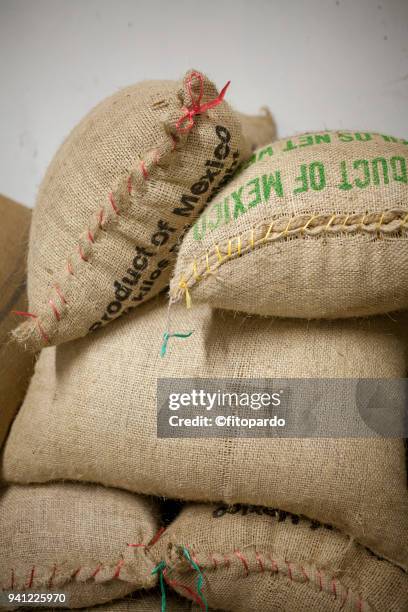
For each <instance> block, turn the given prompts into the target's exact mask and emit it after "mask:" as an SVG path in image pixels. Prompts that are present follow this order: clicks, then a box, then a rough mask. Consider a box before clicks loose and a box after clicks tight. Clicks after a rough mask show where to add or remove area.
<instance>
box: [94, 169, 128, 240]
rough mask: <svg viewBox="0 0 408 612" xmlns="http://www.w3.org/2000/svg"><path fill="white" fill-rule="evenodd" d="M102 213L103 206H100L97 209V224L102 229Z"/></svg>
mask: <svg viewBox="0 0 408 612" xmlns="http://www.w3.org/2000/svg"><path fill="white" fill-rule="evenodd" d="M129 178H130V177H129ZM103 215H104V212H103V208H102V207H101V209H100V211H99V215H98V226H99V227H100V229H102V223H103Z"/></svg>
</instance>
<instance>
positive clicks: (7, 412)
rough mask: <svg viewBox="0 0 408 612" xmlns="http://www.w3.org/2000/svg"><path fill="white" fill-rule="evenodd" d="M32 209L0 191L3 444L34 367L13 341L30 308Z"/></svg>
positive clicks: (0, 418)
mask: <svg viewBox="0 0 408 612" xmlns="http://www.w3.org/2000/svg"><path fill="white" fill-rule="evenodd" d="M30 218H31V211H30V210H29V209H28V208H25V206H21V204H17V203H16V202H13V201H12V200H9V199H8V198H5V197H3V196H1V195H0V219H1V221H0V245H1V250H0V447H1V445H2V443H3V441H4V438H5V436H6V434H7V431H8V429H9V426H10V423H11V421H12V420H13V417H14V415H15V413H16V410H17V408H18V407H19V405H20V403H21V402H22V400H23V398H24V395H25V392H26V390H27V386H28V381H29V379H30V378H31V376H32V373H33V370H34V357H33V355H32V354H29V353H26V352H24V351H23V350H22V349H21V347H18V346H16V344H15V343H14V342H11V341H10V337H9V334H10V331H11V330H12V329H13V328H14V327H16V325H17V319H16V317H15V316H14V315H13V314H11V311H12V310H27V296H26V286H25V276H26V248H27V240H28V230H29V225H30Z"/></svg>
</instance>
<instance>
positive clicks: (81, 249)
mask: <svg viewBox="0 0 408 612" xmlns="http://www.w3.org/2000/svg"><path fill="white" fill-rule="evenodd" d="M193 74H194V75H196V76H200V78H202V76H201V75H199V73H197V72H193ZM187 81H188V79H187ZM187 84H188V83H187ZM189 87H190V89H189V94H190V96H191V98H192V99H191V103H192V105H193V107H194V108H193V110H192V111H191V112H190V111H189V110H188V108H187V107H186V106H182V107H181V108H180V110H181V112H183V111H184V114H183V115H182V116H181V117H180V119H179V120H178V121H177V122H176V123H175V125H174V129H175V130H176V131H177V132H178V133H179V134H184V133H186V132H187V131H189V129H190V128H192V127H193V126H194V120H193V115H194V114H198V113H199V112H201V108H198V107H197V102H196V101H195V100H194V99H193V97H192V90H191V82H190V85H189ZM225 90H226V88H224V90H223V92H221V93H222V94H224V93H225ZM220 96H221V94H220V95H219V96H218V97H220ZM176 97H177V96H176ZM222 97H223V95H222ZM220 101H222V98H221V100H220ZM204 106H206V105H204ZM207 106H208V104H207ZM209 108H211V106H209ZM186 111H188V112H189V113H190V114H191V113H192V115H191V117H190V123H189V127H188V129H187V128H183V127H181V126H180V125H179V123H180V121H181V120H182V119H183V118H184V117H185V112H186ZM189 116H190V115H189ZM165 134H166V135H167V136H168V137H169V139H170V141H171V146H170V149H169V150H168V151H167V150H165V151H164V152H163V154H162V155H161V156H160V150H159V149H160V148H161V147H163V146H165V144H166V141H165V140H163V141H162V142H161V143H160V144H158V145H156V147H155V148H153V149H151V150H149V151H147V152H146V153H145V154H144V155H143V157H144V158H145V159H143V158H142V157H141V156H139V158H138V161H137V162H136V165H135V167H134V168H133V169H132V170H131V171H130V172H129V173H128V174H127V176H126V177H121V178H120V179H118V184H117V187H116V188H115V189H114V190H112V191H111V192H110V193H109V195H108V198H107V199H108V201H109V205H108V207H107V209H106V208H105V206H106V203H105V205H101V206H100V208H99V209H98V210H97V211H96V212H95V213H93V214H92V216H91V217H90V219H89V221H88V227H87V229H86V230H85V233H86V238H85V240H84V241H83V242H84V244H81V242H80V241H81V237H80V238H79V239H78V247H77V252H76V253H75V252H74V253H71V254H70V255H69V256H68V257H67V259H66V263H65V266H66V270H67V272H68V274H69V275H70V276H74V277H75V276H76V275H77V274H76V272H75V269H74V266H73V265H72V259H73V257H74V256H75V255H76V256H77V257H78V256H79V259H80V260H82V261H83V262H86V263H90V257H91V256H92V254H93V246H94V244H95V242H97V240H98V238H99V237H100V236H103V235H104V232H105V231H106V230H107V229H108V227H109V225H110V224H111V222H112V220H115V218H117V217H118V216H119V215H120V214H121V213H123V212H124V211H125V210H127V209H128V208H129V207H130V204H131V198H132V196H134V195H139V192H136V191H135V190H134V189H133V183H134V180H133V179H134V176H135V175H136V176H137V173H139V174H138V176H139V177H140V179H141V185H140V186H139V190H140V187H143V183H145V182H147V181H148V180H150V179H151V178H152V174H153V173H154V171H155V170H156V167H157V166H158V165H159V162H160V161H163V159H164V158H167V157H168V156H169V155H171V154H172V153H174V152H175V151H179V149H177V148H176V147H177V144H179V143H180V138H179V136H176V135H175V134H173V133H172V132H171V130H170V129H168V131H165ZM124 187H126V188H125V189H124ZM142 191H143V190H140V195H143V193H142ZM123 199H125V201H124V202H123V201H122V202H121V204H119V200H123ZM109 213H110V214H109ZM95 221H96V222H97V224H96V226H95V227H94V229H93V230H92V229H91V226H92V225H95ZM53 289H54V290H55V292H56V294H57V297H58V298H59V301H60V307H59V308H58V307H57V305H56V303H55V301H54V300H53V299H52V298H51V297H50V298H49V299H48V300H47V302H46V304H47V305H48V306H49V307H50V309H51V312H52V314H53V316H54V319H55V321H56V322H57V324H58V323H59V321H60V320H61V317H62V315H63V314H64V312H66V310H67V309H68V307H69V304H68V301H67V299H66V298H65V296H64V295H63V294H62V292H61V289H60V288H59V285H57V284H55V285H54V286H53ZM30 315H31V316H32V318H33V319H35V321H34V322H32V323H31V325H32V328H33V329H35V328H37V330H38V332H39V333H40V335H41V337H42V339H43V341H44V343H45V344H50V343H51V342H50V338H49V336H48V335H47V334H46V332H45V330H44V329H43V327H42V324H41V321H40V317H39V315H37V314H36V313H30ZM25 325H29V324H28V323H26V324H25Z"/></svg>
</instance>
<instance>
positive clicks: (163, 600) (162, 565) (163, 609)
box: [152, 561, 167, 612]
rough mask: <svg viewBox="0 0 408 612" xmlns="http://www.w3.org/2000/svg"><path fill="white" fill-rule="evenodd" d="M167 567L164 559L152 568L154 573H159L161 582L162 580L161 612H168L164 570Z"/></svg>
mask: <svg viewBox="0 0 408 612" xmlns="http://www.w3.org/2000/svg"><path fill="white" fill-rule="evenodd" d="M165 569H166V563H165V562H164V561H160V563H159V564H158V565H156V567H155V568H154V569H152V574H157V573H158V574H159V582H160V591H161V612H166V605H167V602H166V587H165V584H164V575H163V572H164V570H165Z"/></svg>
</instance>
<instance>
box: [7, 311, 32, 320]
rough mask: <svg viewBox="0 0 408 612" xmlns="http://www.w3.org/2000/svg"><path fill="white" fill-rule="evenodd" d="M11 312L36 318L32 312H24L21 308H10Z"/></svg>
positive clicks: (19, 315)
mask: <svg viewBox="0 0 408 612" xmlns="http://www.w3.org/2000/svg"><path fill="white" fill-rule="evenodd" d="M11 314H14V315H17V316H18V317H32V318H33V319H36V318H37V315H36V314H33V313H32V312H24V311H23V310H12V311H11Z"/></svg>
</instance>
